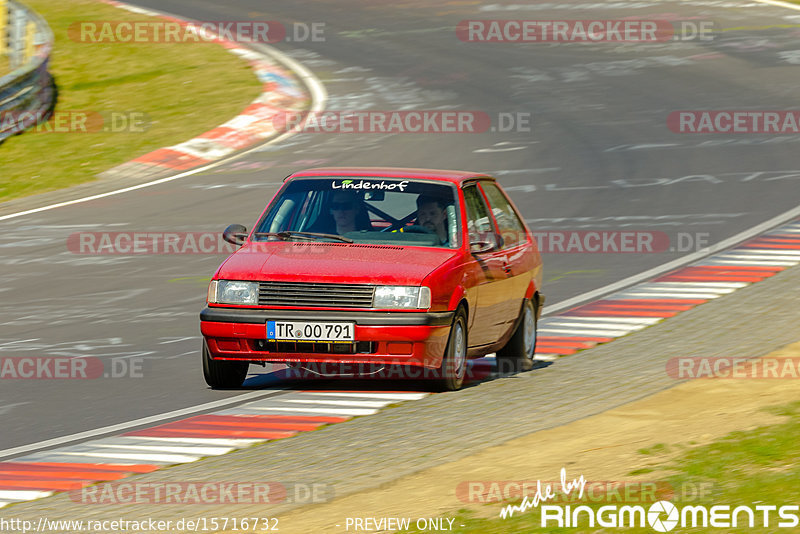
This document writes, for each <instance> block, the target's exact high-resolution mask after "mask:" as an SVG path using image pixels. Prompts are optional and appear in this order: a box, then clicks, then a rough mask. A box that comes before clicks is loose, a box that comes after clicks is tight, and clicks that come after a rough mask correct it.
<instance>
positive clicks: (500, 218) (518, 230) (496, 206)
mask: <svg viewBox="0 0 800 534" xmlns="http://www.w3.org/2000/svg"><path fill="white" fill-rule="evenodd" d="M481 187H482V188H483V191H484V192H485V193H486V198H488V199H489V204H490V205H491V207H492V213H493V214H494V219H495V221H497V227H498V229H499V230H500V235H501V236H503V248H506V247H513V246H515V245H518V244H520V243H524V242H525V241H526V240H527V237H526V235H525V234H526V233H525V225H524V224H523V223H522V221H521V220H520V218H519V215H517V212H516V211H514V208H513V207H512V206H511V204H510V203H509V202H508V199H507V198H506V196H505V195H504V194H503V192H502V191H500V188H499V187H497V185H495V184H493V183H491V182H484V183H482V184H481Z"/></svg>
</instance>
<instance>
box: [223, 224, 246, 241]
mask: <svg viewBox="0 0 800 534" xmlns="http://www.w3.org/2000/svg"><path fill="white" fill-rule="evenodd" d="M222 239H224V240H225V241H227V242H228V243H232V244H234V245H244V241H245V239H247V227H245V226H242V225H241V224H232V225H230V226H228V227H227V228H225V230H224V231H223V232H222Z"/></svg>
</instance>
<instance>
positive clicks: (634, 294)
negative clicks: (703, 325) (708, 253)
mask: <svg viewBox="0 0 800 534" xmlns="http://www.w3.org/2000/svg"><path fill="white" fill-rule="evenodd" d="M721 296H722V295H718V294H716V293H681V292H679V291H675V292H673V293H645V292H643V291H626V292H624V293H616V294H614V295H610V296H608V297H606V298H607V299H608V300H624V299H631V298H633V299H641V298H647V299H686V300H688V299H716V298H719V297H721Z"/></svg>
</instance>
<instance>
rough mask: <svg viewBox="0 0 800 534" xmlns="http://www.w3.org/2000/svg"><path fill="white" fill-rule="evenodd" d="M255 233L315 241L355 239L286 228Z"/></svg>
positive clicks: (350, 241) (284, 238) (261, 235)
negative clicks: (279, 230) (280, 230)
mask: <svg viewBox="0 0 800 534" xmlns="http://www.w3.org/2000/svg"><path fill="white" fill-rule="evenodd" d="M253 235H255V236H256V237H277V238H279V239H283V240H284V241H286V240H288V239H291V238H293V237H299V238H305V239H308V240H311V241H313V240H314V239H336V240H337V241H344V242H345V243H352V242H353V240H352V239H350V238H349V237H343V236H340V235H336V234H320V233H317V232H295V231H293V230H284V231H282V232H255V233H254V234H253Z"/></svg>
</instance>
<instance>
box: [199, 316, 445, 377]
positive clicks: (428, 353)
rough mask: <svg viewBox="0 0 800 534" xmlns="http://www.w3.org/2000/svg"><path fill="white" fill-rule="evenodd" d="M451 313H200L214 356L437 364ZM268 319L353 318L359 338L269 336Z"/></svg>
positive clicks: (317, 320)
mask: <svg viewBox="0 0 800 534" xmlns="http://www.w3.org/2000/svg"><path fill="white" fill-rule="evenodd" d="M453 314H454V312H378V311H351V310H345V311H333V310H285V309H272V310H270V309H247V308H220V307H206V308H205V309H204V310H203V311H202V312H201V313H200V331H201V332H202V334H203V337H204V338H205V340H206V343H207V345H208V350H209V353H210V355H211V357H212V358H213V359H219V360H247V361H252V362H314V363H373V364H383V365H414V366H422V367H434V368H437V367H439V365H440V364H441V360H442V356H443V355H444V350H445V347H446V345H447V338H448V335H449V333H450V325H451V323H452V321H453ZM268 320H278V321H280V320H291V321H316V322H322V321H349V322H353V323H355V329H354V333H355V336H354V337H355V340H356V342H355V343H353V344H349V343H347V344H336V345H333V344H327V343H325V344H312V343H301V342H297V343H283V342H280V343H276V342H267V340H266V335H267V334H266V323H267V321H268ZM345 351H346V352H345Z"/></svg>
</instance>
